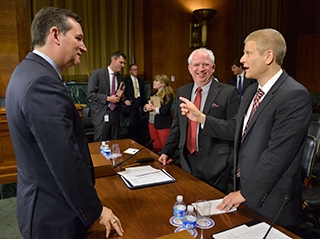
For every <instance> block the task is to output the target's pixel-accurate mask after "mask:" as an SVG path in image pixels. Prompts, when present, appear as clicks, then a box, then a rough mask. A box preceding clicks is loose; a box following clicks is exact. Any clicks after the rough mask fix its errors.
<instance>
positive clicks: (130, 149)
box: [124, 148, 139, 154]
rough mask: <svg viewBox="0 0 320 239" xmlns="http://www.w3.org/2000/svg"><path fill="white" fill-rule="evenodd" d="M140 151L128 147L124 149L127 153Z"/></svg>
mask: <svg viewBox="0 0 320 239" xmlns="http://www.w3.org/2000/svg"><path fill="white" fill-rule="evenodd" d="M138 151H139V149H134V148H128V149H126V150H125V151H124V153H125V154H135V153H137V152H138Z"/></svg>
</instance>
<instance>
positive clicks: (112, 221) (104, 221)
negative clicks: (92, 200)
mask: <svg viewBox="0 0 320 239" xmlns="http://www.w3.org/2000/svg"><path fill="white" fill-rule="evenodd" d="M99 223H100V225H104V226H105V227H106V238H108V237H109V235H110V232H111V228H112V227H113V228H114V229H115V230H116V231H117V233H118V235H119V236H122V235H123V232H124V231H123V228H122V226H121V223H120V220H119V218H117V217H116V216H115V215H114V214H113V212H112V210H111V209H109V208H107V207H104V206H103V207H102V212H101V215H100V218H99Z"/></svg>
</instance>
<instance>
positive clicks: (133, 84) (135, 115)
mask: <svg viewBox="0 0 320 239" xmlns="http://www.w3.org/2000/svg"><path fill="white" fill-rule="evenodd" d="M129 73H130V75H129V76H128V77H127V78H125V79H124V83H125V90H124V95H125V100H124V103H125V105H126V107H125V110H124V112H123V114H124V116H125V117H127V118H128V121H129V137H130V138H131V139H133V140H134V141H136V142H138V143H139V144H141V145H144V144H145V132H144V129H145V128H144V127H142V120H141V112H142V107H143V106H144V105H145V104H146V103H147V98H146V93H145V90H144V85H143V81H142V80H141V79H139V77H138V66H137V65H136V64H131V65H130V66H129Z"/></svg>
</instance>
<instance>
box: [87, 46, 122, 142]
mask: <svg viewBox="0 0 320 239" xmlns="http://www.w3.org/2000/svg"><path fill="white" fill-rule="evenodd" d="M125 64H126V56H125V54H124V53H122V52H120V51H116V52H114V53H113V54H112V55H111V57H110V64H109V66H108V67H107V68H102V69H97V70H94V71H93V72H92V74H91V76H90V79H89V82H88V99H89V100H91V105H90V117H91V121H92V124H93V125H94V141H105V140H113V139H117V138H118V131H119V126H120V119H121V116H122V107H121V98H122V97H123V92H124V89H123V86H124V84H123V82H122V81H123V76H122V75H121V74H120V72H121V71H122V69H123V68H124V65H125Z"/></svg>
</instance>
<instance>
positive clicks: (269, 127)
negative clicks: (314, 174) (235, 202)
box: [205, 71, 312, 227]
mask: <svg viewBox="0 0 320 239" xmlns="http://www.w3.org/2000/svg"><path fill="white" fill-rule="evenodd" d="M256 90H257V84H254V85H252V86H250V87H249V88H248V89H247V92H246V95H245V97H244V98H243V100H242V102H241V105H240V108H239V111H238V115H237V117H236V118H235V119H234V121H230V122H225V121H224V122H223V121H219V120H216V119H213V118H210V119H209V118H207V122H206V124H205V130H206V131H208V132H209V131H210V132H211V133H213V134H215V135H217V136H220V137H223V135H225V136H226V139H230V137H231V138H232V130H234V127H236V128H235V160H234V167H236V165H237V163H238V161H239V162H240V173H241V176H240V183H241V187H242V188H241V194H242V195H243V197H244V198H246V200H247V201H246V204H247V206H248V207H249V208H251V209H253V210H254V211H256V212H258V213H260V214H261V215H263V216H265V217H267V218H269V219H270V220H273V219H274V218H275V217H276V215H277V213H278V211H279V209H280V207H281V203H282V201H283V198H284V197H285V195H288V196H290V198H291V200H290V202H289V203H288V205H287V207H286V208H285V209H284V211H283V214H282V216H281V217H280V218H279V220H278V223H279V224H280V225H283V226H287V227H291V226H296V225H298V222H299V209H300V208H301V200H300V197H301V192H300V186H301V174H300V167H301V158H302V153H303V148H304V140H305V137H306V135H307V130H308V127H309V124H310V121H311V112H312V107H311V101H310V94H309V93H308V91H307V90H306V89H305V88H304V87H303V86H302V85H301V84H299V83H298V82H297V81H295V80H294V79H293V78H292V77H290V76H289V75H288V74H287V73H286V72H285V71H284V72H283V73H282V74H281V76H280V77H279V79H278V80H277V81H276V83H275V84H274V85H273V86H272V88H271V89H270V91H269V92H268V94H267V95H266V96H265V98H264V99H263V101H262V102H261V104H260V106H259V107H258V109H257V111H256V112H255V114H254V115H253V117H252V119H251V121H250V124H249V126H248V128H247V133H246V136H245V138H244V140H243V143H242V144H241V145H240V141H241V134H242V126H243V118H244V115H245V113H246V111H247V110H248V107H249V105H250V102H251V101H252V99H253V97H254V95H255V92H256ZM218 126H219V127H218Z"/></svg>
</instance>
